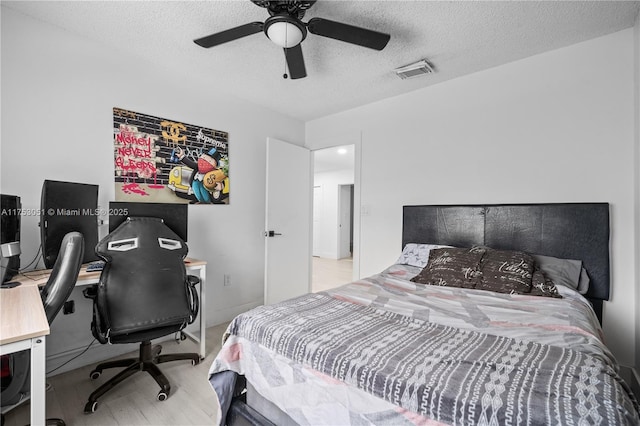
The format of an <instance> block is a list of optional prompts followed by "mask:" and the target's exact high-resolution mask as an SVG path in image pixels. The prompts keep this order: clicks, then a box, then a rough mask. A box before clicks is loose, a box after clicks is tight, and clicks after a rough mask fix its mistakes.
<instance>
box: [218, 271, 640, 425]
mask: <svg viewBox="0 0 640 426" xmlns="http://www.w3.org/2000/svg"><path fill="white" fill-rule="evenodd" d="M418 272H420V268H417V267H413V266H409V265H400V264H396V265H392V266H391V267H389V268H387V269H386V270H384V271H383V272H381V273H380V274H376V275H373V276H371V277H368V278H366V279H362V280H358V281H355V282H352V283H349V284H346V285H344V286H341V287H338V288H336V289H333V290H330V291H325V292H320V293H315V294H308V295H304V296H301V297H298V298H296V299H292V300H288V301H285V302H282V303H279V304H276V305H271V306H262V307H258V308H256V309H254V310H251V311H249V312H247V313H245V314H242V315H240V316H238V317H236V318H235V319H234V320H233V321H232V322H231V323H230V325H229V327H228V329H227V332H226V333H225V336H224V344H223V347H222V349H221V351H220V353H219V354H218V356H217V357H216V359H215V360H214V362H213V364H212V365H211V368H210V371H209V374H210V381H211V382H212V384H213V386H214V389H215V390H216V393H217V394H218V397H219V400H225V398H227V397H228V396H225V395H221V393H223V391H222V390H221V388H220V386H219V384H218V383H217V382H216V378H218V377H221V373H223V372H235V373H237V374H238V375H243V376H244V377H245V378H246V380H247V381H248V382H250V383H251V386H252V388H253V390H255V392H256V393H257V394H259V396H260V397H261V398H264V399H266V400H267V401H269V402H270V403H271V404H272V405H273V407H275V408H276V409H277V410H279V411H281V412H282V413H285V414H286V416H287V417H288V418H290V419H291V420H292V421H293V422H295V423H297V424H301V425H321V424H326V425H336V424H340V425H349V424H358V425H360V424H379V425H384V424H393V425H420V424H425V425H426V424H429V425H434V424H572V423H575V424H616V425H627V424H628V425H637V424H640V415H639V411H640V407H639V405H638V402H637V401H636V400H635V398H634V397H633V395H632V393H631V391H630V389H629V387H628V386H627V385H626V384H625V383H624V381H623V380H622V379H621V378H620V376H619V375H618V367H617V363H616V361H615V359H614V357H613V355H612V354H611V352H610V351H609V350H608V349H607V347H606V345H605V343H604V340H603V335H602V331H601V328H600V325H599V322H598V320H597V318H596V315H595V314H594V312H593V310H592V309H591V306H590V305H589V302H588V301H587V300H586V299H584V297H583V296H582V295H580V294H579V293H578V292H577V291H575V290H573V289H571V288H568V287H559V288H558V291H559V292H560V294H561V295H562V298H547V297H538V296H531V295H517V294H503V293H494V292H491V291H485V290H475V289H463V288H451V287H438V286H431V285H421V284H416V283H413V282H411V281H409V279H410V278H412V277H413V276H415V275H416V274H417V273H418ZM223 416H224V404H223V410H222V412H221V418H219V419H218V421H219V422H220V423H221V424H222V418H223Z"/></svg>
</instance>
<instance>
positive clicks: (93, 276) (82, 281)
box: [3, 257, 207, 359]
mask: <svg viewBox="0 0 640 426" xmlns="http://www.w3.org/2000/svg"><path fill="white" fill-rule="evenodd" d="M184 263H185V266H186V268H187V273H188V274H191V275H195V276H197V277H198V278H200V311H199V313H198V316H199V317H200V336H198V337H197V336H195V335H194V334H193V333H191V332H188V331H186V330H185V331H184V333H185V334H186V335H187V336H188V337H189V338H190V339H192V340H193V341H195V342H196V343H200V358H201V359H204V358H205V356H206V355H207V354H206V350H205V337H206V329H207V319H206V318H207V314H206V312H207V310H206V300H207V298H206V288H207V286H206V285H205V280H206V278H207V262H205V261H204V260H198V259H192V258H190V257H188V258H186V259H185V260H184ZM50 273H51V269H41V270H36V271H29V272H25V273H23V274H21V275H18V276H16V277H14V279H12V280H11V281H19V282H21V283H22V285H21V286H19V287H16V288H22V287H36V286H38V287H41V286H44V285H45V284H46V283H47V280H48V279H49V274H50ZM100 273H101V271H92V272H87V265H82V268H81V269H80V273H79V274H78V279H77V280H76V286H84V285H92V284H98V282H99V281H100ZM5 291H6V290H5ZM40 305H41V306H42V303H40ZM3 306H4V302H3ZM43 313H44V310H43ZM3 318H4V312H3ZM13 318H15V317H13ZM45 320H46V318H45ZM89 320H90V319H88V321H89ZM12 321H13V319H12ZM48 332H49V329H48V326H47V334H48Z"/></svg>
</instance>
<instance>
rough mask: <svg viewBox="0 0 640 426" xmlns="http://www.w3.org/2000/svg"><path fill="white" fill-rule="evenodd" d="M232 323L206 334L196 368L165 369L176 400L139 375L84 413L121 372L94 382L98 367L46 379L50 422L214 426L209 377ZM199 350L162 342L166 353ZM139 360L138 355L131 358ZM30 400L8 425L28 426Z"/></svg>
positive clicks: (173, 365)
mask: <svg viewBox="0 0 640 426" xmlns="http://www.w3.org/2000/svg"><path fill="white" fill-rule="evenodd" d="M226 326H227V324H222V325H218V326H215V327H211V328H209V329H207V357H206V358H205V359H204V360H203V361H201V362H200V364H198V365H196V366H195V367H194V366H192V365H191V362H190V361H174V362H168V363H164V364H160V369H161V370H162V372H163V373H164V374H165V376H167V378H168V379H169V382H170V383H171V395H170V396H169V398H168V399H167V400H166V401H162V402H160V401H158V400H157V399H156V396H157V394H158V391H159V390H160V387H159V386H158V385H157V384H156V382H155V381H154V380H153V378H151V376H150V375H149V374H148V373H146V372H138V373H136V374H135V375H133V376H132V377H129V378H128V379H126V380H125V381H124V382H122V383H120V384H119V385H117V386H116V387H115V388H113V389H112V390H111V391H110V392H108V393H107V394H105V395H104V396H102V398H100V399H99V400H98V409H97V411H96V412H95V413H93V414H84V405H85V403H86V402H87V398H88V396H89V394H90V393H91V392H93V390H94V389H96V388H97V387H98V386H99V385H101V384H102V383H104V382H105V380H106V379H107V378H110V377H113V376H114V375H115V374H116V373H117V372H118V371H119V369H114V370H111V371H110V370H105V371H104V372H103V373H102V376H101V377H99V378H98V379H96V380H91V379H90V378H89V373H90V371H91V370H92V368H93V367H94V365H90V366H87V367H82V368H79V369H77V370H73V371H69V372H66V373H62V374H59V375H57V376H53V377H49V378H47V383H48V384H49V385H50V388H49V390H48V391H47V394H46V395H47V418H51V417H58V418H61V419H63V420H64V421H65V422H66V424H67V425H69V426H76V425H126V426H134V425H212V424H214V420H215V415H216V411H217V407H216V403H215V402H214V401H215V400H214V398H215V396H214V393H213V389H212V388H211V385H210V384H209V382H208V380H207V372H208V371H209V367H210V366H211V363H212V362H213V359H214V358H215V356H216V354H217V353H218V351H219V350H220V344H221V338H222V333H223V332H224V330H225V329H226ZM197 351H198V346H197V345H196V344H195V343H194V342H192V341H190V340H188V339H187V340H185V341H183V342H181V343H180V344H178V343H176V342H175V341H173V340H171V341H166V342H162V353H172V352H197ZM128 356H137V352H136V353H133V354H128ZM29 407H30V405H29V401H27V402H25V403H23V404H22V405H20V406H18V407H16V408H15V409H13V410H11V411H9V412H7V413H6V414H5V426H18V425H19V426H23V425H26V424H29Z"/></svg>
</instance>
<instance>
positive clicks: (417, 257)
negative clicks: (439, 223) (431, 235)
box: [396, 243, 450, 268]
mask: <svg viewBox="0 0 640 426" xmlns="http://www.w3.org/2000/svg"><path fill="white" fill-rule="evenodd" d="M442 247H450V246H442V245H435V244H416V243H408V244H407V245H405V246H404V249H403V250H402V254H401V255H400V257H399V258H398V260H396V264H398V265H410V266H417V267H419V268H424V267H425V266H427V262H428V261H429V252H430V251H431V250H433V249H437V248H442Z"/></svg>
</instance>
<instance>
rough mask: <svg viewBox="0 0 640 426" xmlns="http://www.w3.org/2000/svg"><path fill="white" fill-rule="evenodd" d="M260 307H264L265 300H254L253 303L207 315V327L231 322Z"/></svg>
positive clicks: (217, 310) (218, 310)
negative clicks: (242, 314)
mask: <svg viewBox="0 0 640 426" xmlns="http://www.w3.org/2000/svg"><path fill="white" fill-rule="evenodd" d="M260 305H264V300H262V299H261V300H254V301H253V302H249V303H245V304H244V305H238V306H231V307H229V308H225V309H216V310H215V312H213V315H211V314H212V313H211V312H209V313H207V327H213V326H214V325H218V324H222V323H225V322H229V321H231V320H232V319H234V318H235V317H237V316H238V315H240V314H241V313H243V312H247V311H249V310H251V309H253V308H256V307H258V306H260Z"/></svg>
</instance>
